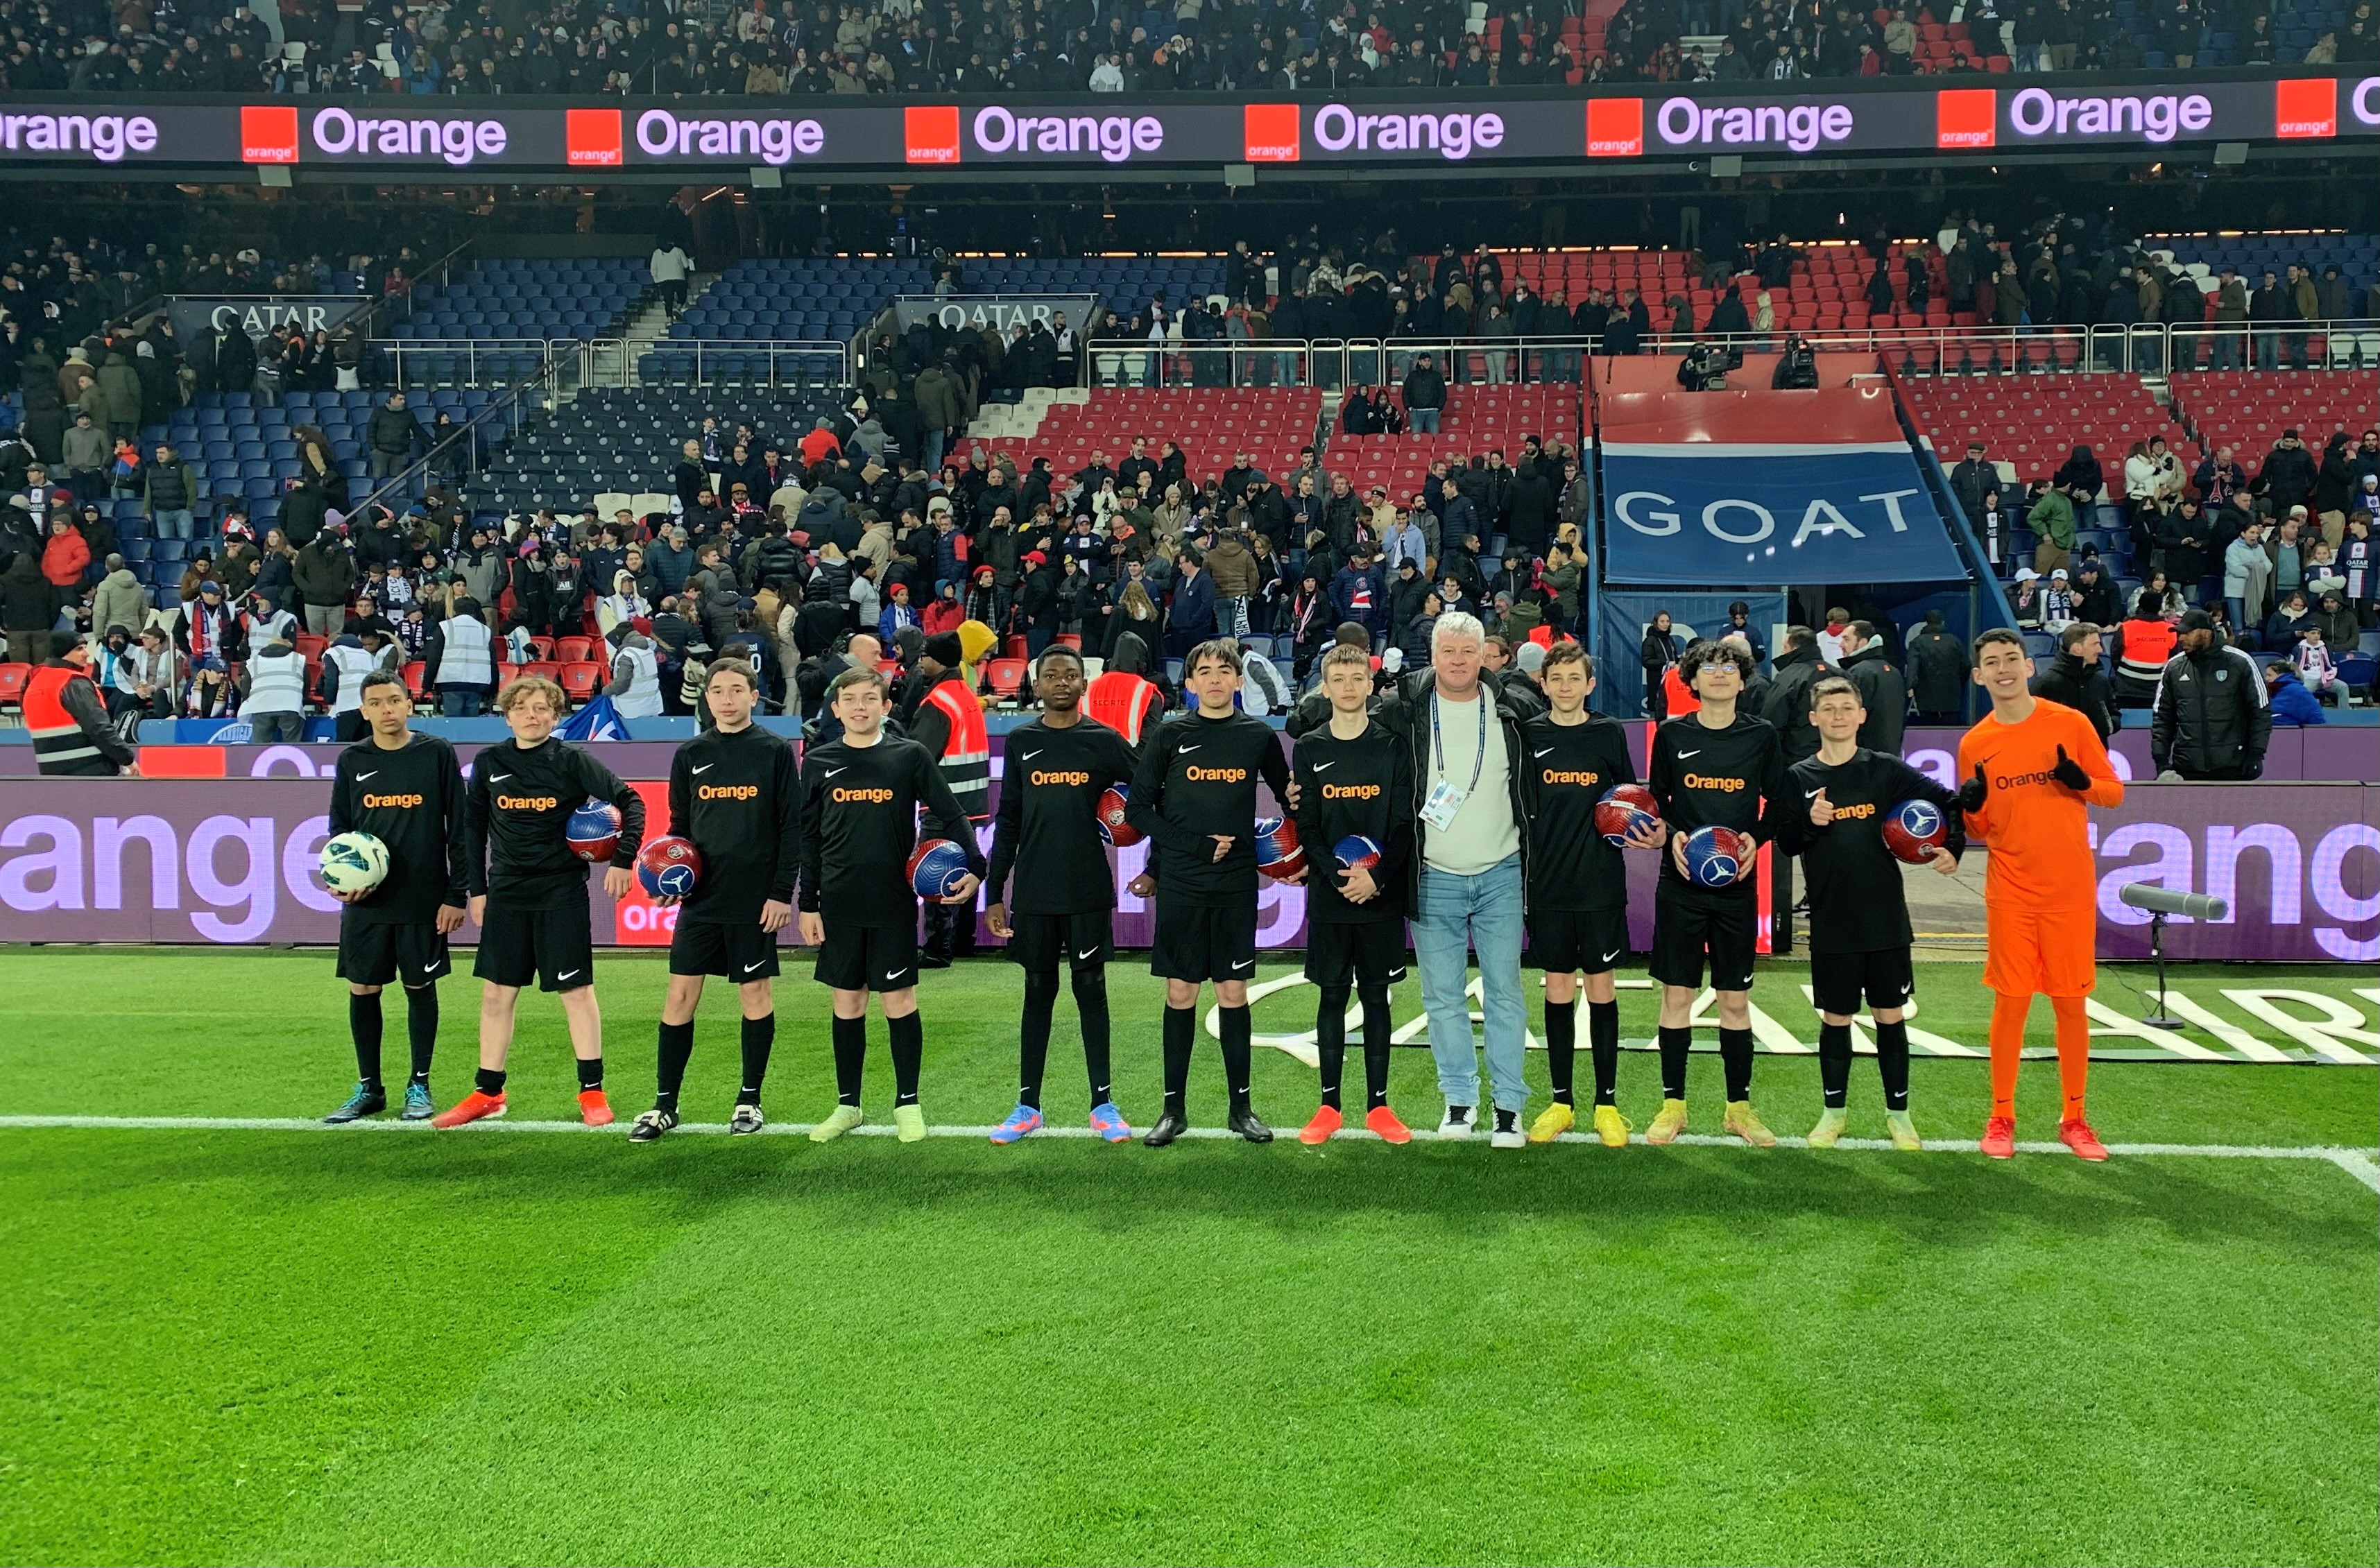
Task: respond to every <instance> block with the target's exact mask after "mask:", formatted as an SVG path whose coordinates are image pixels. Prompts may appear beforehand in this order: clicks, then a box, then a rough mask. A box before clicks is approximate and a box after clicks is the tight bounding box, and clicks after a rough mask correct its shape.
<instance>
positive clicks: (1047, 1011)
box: [1016, 969, 1058, 1111]
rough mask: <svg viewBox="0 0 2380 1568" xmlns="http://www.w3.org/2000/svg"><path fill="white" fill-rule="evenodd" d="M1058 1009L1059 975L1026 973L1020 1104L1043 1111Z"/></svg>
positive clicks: (1018, 1064)
mask: <svg viewBox="0 0 2380 1568" xmlns="http://www.w3.org/2000/svg"><path fill="white" fill-rule="evenodd" d="M1057 1007H1058V971H1056V970H1054V969H1053V970H1048V971H1041V970H1026V971H1025V1016H1024V1018H1023V1019H1021V1020H1020V1021H1019V1022H1018V1024H1017V1029H1016V1103H1017V1104H1020V1105H1030V1106H1032V1107H1033V1108H1034V1109H1035V1110H1037V1111H1038V1110H1039V1109H1040V1108H1041V1069H1042V1068H1043V1067H1045V1066H1046V1065H1048V1063H1049V1060H1050V1015H1051V1014H1053V1013H1054V1012H1056V1011H1057Z"/></svg>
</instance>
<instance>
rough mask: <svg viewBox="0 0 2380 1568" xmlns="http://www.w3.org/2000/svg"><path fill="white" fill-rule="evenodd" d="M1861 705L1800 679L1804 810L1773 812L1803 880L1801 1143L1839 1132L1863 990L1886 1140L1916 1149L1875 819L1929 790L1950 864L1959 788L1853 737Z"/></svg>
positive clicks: (1895, 927)
mask: <svg viewBox="0 0 2380 1568" xmlns="http://www.w3.org/2000/svg"><path fill="white" fill-rule="evenodd" d="M1866 722H1867V707H1866V705H1865V704H1864V702H1862V701H1861V698H1860V690H1859V688H1858V687H1857V686H1856V685H1853V684H1852V682H1851V681H1847V680H1845V679H1843V677H1841V676H1840V675H1830V676H1828V677H1827V678H1826V679H1824V680H1822V681H1818V682H1817V684H1815V685H1814V686H1812V687H1811V688H1810V723H1811V724H1812V725H1813V726H1814V727H1815V729H1816V730H1817V731H1818V754H1817V755H1816V756H1814V757H1810V758H1807V759H1805V760H1803V761H1802V762H1797V763H1795V764H1794V765H1793V766H1792V770H1791V772H1792V779H1793V798H1794V800H1795V801H1796V802H1799V803H1800V805H1801V806H1802V807H1803V810H1802V811H1800V812H1794V813H1789V814H1786V816H1785V818H1784V820H1783V822H1782V823H1781V824H1780V826H1783V828H1784V829H1785V832H1784V835H1783V839H1784V842H1785V843H1787V844H1789V845H1791V846H1792V847H1794V848H1795V849H1797V850H1799V852H1800V854H1801V856H1802V864H1803V868H1804V870H1805V871H1806V873H1807V874H1808V878H1809V884H1810V993H1811V995H1812V997H1813V999H1814V1000H1815V1001H1816V1003H1817V1005H1818V1018H1819V1022H1820V1028H1819V1031H1818V1081H1819V1084H1820V1086H1821V1089H1822V1091H1823V1092H1824V1095H1825V1099H1826V1106H1825V1109H1824V1110H1823V1111H1821V1112H1820V1114H1819V1116H1818V1125H1817V1126H1816V1127H1815V1128H1812V1129H1811V1131H1810V1147H1812V1148H1813V1149H1831V1148H1833V1147H1834V1146H1835V1142H1836V1140H1838V1139H1840V1138H1841V1137H1842V1135H1843V1120H1844V1113H1843V1102H1844V1101H1845V1099H1846V1098H1847V1097H1848V1094H1849V1091H1850V1086H1851V1076H1852V1014H1854V1013H1856V1012H1858V1011H1859V1008H1860V998H1861V997H1862V996H1863V995H1864V996H1865V997H1866V998H1867V1005H1868V1007H1870V1008H1872V1009H1874V1015H1875V1018H1876V1070H1877V1072H1878V1073H1879V1074H1881V1075H1882V1077H1883V1079H1884V1122H1885V1126H1886V1127H1887V1128H1889V1129H1890V1130H1891V1133H1892V1145H1893V1147H1894V1148H1896V1149H1921V1148H1923V1147H1925V1145H1924V1144H1923V1143H1922V1142H1920V1141H1919V1140H1918V1137H1917V1128H1915V1127H1914V1126H1913V1125H1912V1124H1911V1122H1910V1119H1909V1023H1908V1018H1909V1011H1908V1004H1909V999H1910V997H1912V996H1913V995H1915V994H1916V991H1917V978H1916V970H1915V968H1914V966H1913V964H1912V963H1911V962H1910V957H1909V947H1910V943H1911V941H1912V940H1913V938H1912V935H1911V933H1910V929H1909V900H1908V898H1907V896H1906V895H1905V894H1904V892H1903V891H1902V888H1901V886H1900V878H1901V872H1900V865H1901V862H1900V861H1899V860H1897V859H1895V858H1894V856H1893V854H1892V851H1891V850H1888V849H1886V848H1885V845H1884V825H1885V822H1886V821H1887V819H1888V818H1889V817H1890V816H1891V815H1892V813H1893V808H1894V807H1896V806H1898V805H1900V802H1903V801H1911V800H1917V801H1930V802H1933V804H1934V805H1935V807H1936V808H1937V809H1938V810H1939V811H1940V812H1941V813H1942V819H1943V821H1944V823H1946V824H1947V825H1948V827H1949V836H1948V837H1947V838H1945V839H1944V840H1943V842H1942V844H1941V845H1940V847H1939V848H1937V849H1936V850H1935V851H1934V856H1933V861H1932V864H1933V867H1934V869H1935V870H1936V871H1937V872H1940V873H1941V874H1943V875H1945V876H1949V875H1950V874H1953V873H1955V872H1956V871H1957V870H1958V869H1959V857H1960V855H1961V854H1962V853H1964V852H1965V850H1966V847H1967V831H1966V819H1965V818H1964V816H1963V815H1961V813H1960V811H1959V797H1958V795H1957V793H1956V792H1955V791H1953V790H1945V789H1944V788H1942V786H1940V785H1939V784H1937V783H1935V782H1934V780H1932V779H1931V778H1926V777H1925V775H1924V774H1922V773H1920V772H1918V771H1917V770H1916V769H1915V768H1913V767H1912V766H1909V765H1908V764H1907V763H1905V762H1903V761H1902V760H1901V759H1900V758H1899V757H1897V756H1894V755H1893V754H1891V753H1889V752H1876V751H1870V750H1868V749H1867V748H1866V747H1865V746H1863V745H1861V744H1860V743H1859V732H1860V726H1861V725H1863V724H1864V723H1866Z"/></svg>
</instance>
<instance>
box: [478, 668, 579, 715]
mask: <svg viewBox="0 0 2380 1568" xmlns="http://www.w3.org/2000/svg"><path fill="white" fill-rule="evenodd" d="M530 697H543V698H544V699H545V706H547V707H549V708H551V709H553V711H554V712H555V713H556V714H564V713H568V712H569V711H570V699H569V698H568V697H567V696H565V695H564V694H563V691H562V688H561V687H560V686H557V685H555V684H554V683H553V681H549V680H547V679H546V678H545V677H544V676H542V675H516V676H515V677H514V678H513V679H511V680H510V681H505V682H504V690H503V691H501V692H499V693H497V694H496V711H497V712H498V713H510V712H512V710H513V705H514V704H516V703H519V702H523V701H526V700H527V699H528V698H530Z"/></svg>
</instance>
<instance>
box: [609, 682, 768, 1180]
mask: <svg viewBox="0 0 2380 1568" xmlns="http://www.w3.org/2000/svg"><path fill="white" fill-rule="evenodd" d="M702 694H703V700H704V701H705V702H706V703H707V704H709V706H710V717H711V719H712V721H713V722H712V727H711V728H710V729H709V730H704V731H703V732H702V733H701V734H699V735H697V736H696V737H695V738H694V739H693V740H691V741H688V742H686V744H684V745H682V746H680V747H679V748H678V749H677V755H676V756H674V757H673V758H672V759H670V790H669V806H670V819H669V830H670V832H671V833H672V834H673V835H674V836H676V837H678V838H687V839H691V840H692V841H693V843H694V847H695V848H696V849H697V850H699V851H700V852H701V855H702V875H701V877H700V878H699V879H698V881H697V882H696V884H695V887H694V891H693V892H692V893H691V894H688V895H687V896H686V898H685V899H671V898H660V899H654V900H653V902H654V903H655V904H656V905H659V906H661V907H663V908H666V907H669V906H671V905H673V904H674V905H676V906H677V911H678V912H677V927H676V929H675V931H674V933H673V934H672V935H671V937H670V983H669V997H668V999H667V1000H666V1001H664V1002H663V1003H662V1022H661V1052H660V1064H661V1066H660V1087H659V1090H658V1092H656V1093H655V1095H654V1096H653V1108H652V1109H651V1110H650V1111H647V1112H645V1113H644V1114H643V1115H642V1116H638V1117H637V1121H636V1125H635V1126H633V1127H631V1128H629V1129H628V1140H629V1141H630V1142H632V1143H650V1142H652V1141H653V1140H655V1139H657V1138H659V1137H661V1136H662V1134H663V1133H665V1132H667V1131H669V1129H670V1128H674V1127H675V1126H677V1123H678V1113H677V1096H678V1090H679V1088H680V1086H682V1085H683V1084H684V1083H685V1082H686V1061H687V1058H689V1057H690V1056H692V1055H694V1014H695V1009H696V1008H697V1007H700V1006H701V1005H702V983H703V978H704V977H705V976H706V975H713V974H720V975H725V976H726V977H727V978H728V979H729V980H732V981H734V982H735V993H736V1001H737V1002H738V1003H739V1004H740V1006H741V1007H742V1010H743V1015H744V1030H743V1040H742V1044H743V1055H744V1076H743V1079H742V1080H741V1087H740V1088H738V1089H737V1090H736V1092H735V1112H734V1114H733V1115H732V1116H730V1117H729V1118H728V1122H727V1130H728V1131H729V1132H731V1133H751V1132H758V1131H759V1130H760V1128H761V1126H762V1125H763V1123H764V1121H765V1120H766V1118H765V1117H763V1116H762V1115H761V1112H760V1084H761V1080H764V1079H766V1078H767V1077H768V1075H769V1052H770V1049H771V1047H772V1046H773V1045H775V1043H776V1040H777V985H776V977H777V933H779V932H781V931H783V930H784V928H785V927H786V926H787V925H789V924H791V923H793V918H794V878H795V874H796V873H797V872H798V871H799V870H800V866H801V778H800V776H799V774H797V773H796V772H795V767H794V748H793V747H792V746H791V745H789V744H788V743H786V742H784V741H783V740H781V739H780V738H778V737H777V736H775V735H772V734H771V733H770V732H769V731H767V730H763V729H761V728H760V727H759V725H756V724H754V723H753V722H752V711H753V709H754V708H755V707H757V706H759V700H760V694H759V684H758V682H757V681H755V680H754V679H753V675H752V667H751V666H750V665H748V664H746V663H744V662H743V661H742V660H741V659H733V658H722V659H721V660H719V661H718V662H716V663H714V664H712V665H711V666H710V669H708V670H706V671H705V672H704V674H703V678H702Z"/></svg>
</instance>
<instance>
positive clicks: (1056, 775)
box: [1028, 767, 1091, 787]
mask: <svg viewBox="0 0 2380 1568" xmlns="http://www.w3.org/2000/svg"><path fill="white" fill-rule="evenodd" d="M1028 777H1029V778H1030V780H1031V781H1032V782H1033V783H1036V784H1073V785H1076V786H1078V787H1079V786H1081V785H1085V784H1088V783H1089V782H1090V781H1091V776H1090V775H1089V774H1087V773H1085V772H1084V771H1082V770H1081V769H1080V768H1073V767H1065V768H1059V767H1052V768H1038V767H1037V768H1035V769H1034V770H1033V772H1032V773H1031V774H1030V775H1029V776H1028Z"/></svg>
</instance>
